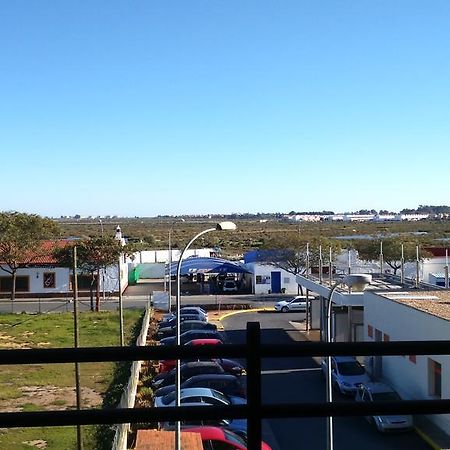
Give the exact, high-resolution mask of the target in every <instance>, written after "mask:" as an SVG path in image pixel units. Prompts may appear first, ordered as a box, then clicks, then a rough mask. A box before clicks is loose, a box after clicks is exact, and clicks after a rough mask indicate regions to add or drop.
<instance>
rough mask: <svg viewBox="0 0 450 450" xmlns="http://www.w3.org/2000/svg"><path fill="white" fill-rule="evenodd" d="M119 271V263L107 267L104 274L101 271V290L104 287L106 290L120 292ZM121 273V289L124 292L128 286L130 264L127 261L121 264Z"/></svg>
mask: <svg viewBox="0 0 450 450" xmlns="http://www.w3.org/2000/svg"><path fill="white" fill-rule="evenodd" d="M121 261H122V260H121ZM118 272H119V267H118V265H116V266H109V267H107V268H106V269H105V271H104V272H103V273H104V276H102V272H100V290H103V287H104V289H105V292H119V276H118ZM120 275H121V279H120V281H121V289H122V292H123V291H124V290H125V289H126V287H127V286H128V264H126V263H121V264H120ZM103 283H104V284H103Z"/></svg>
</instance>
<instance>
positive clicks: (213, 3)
mask: <svg viewBox="0 0 450 450" xmlns="http://www.w3.org/2000/svg"><path fill="white" fill-rule="evenodd" d="M0 42H1V46H0V52H1V53H0V55H1V57H0V161H1V163H2V164H1V166H2V171H1V172H2V195H1V200H0V210H18V211H26V212H33V213H38V214H42V215H50V216H59V215H73V214H77V213H79V214H83V215H106V214H117V215H123V216H134V215H137V216H154V215H158V214H173V215H175V214H189V213H193V214H201V213H231V212H288V211H291V210H296V211H302V210H306V211H308V210H323V209H327V210H334V211H336V212H342V211H352V210H357V209H361V208H369V209H371V208H375V209H389V210H393V211H397V210H399V209H401V208H404V207H408V208H414V207H417V206H418V205H419V204H434V205H441V204H450V197H449V192H450V177H449V175H448V171H449V168H450V1H448V0H427V1H424V0H417V1H415V0H370V1H369V0H351V1H350V0H321V1H317V0H309V1H302V0H283V1H276V0H189V1H188V0H173V1H170V0H159V1H157V0H153V1H147V0H140V1H133V0H127V1H123V0H120V1H116V0H104V1H99V0H89V1H74V0H64V1H58V0H52V1H46V0H4V1H2V2H1V4H0Z"/></svg>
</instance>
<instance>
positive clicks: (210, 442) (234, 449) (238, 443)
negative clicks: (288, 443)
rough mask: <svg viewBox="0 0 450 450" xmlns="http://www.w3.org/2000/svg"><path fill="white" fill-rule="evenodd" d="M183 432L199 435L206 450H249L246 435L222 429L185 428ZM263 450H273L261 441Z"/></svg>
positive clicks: (204, 427) (205, 427) (206, 427)
mask: <svg viewBox="0 0 450 450" xmlns="http://www.w3.org/2000/svg"><path fill="white" fill-rule="evenodd" d="M182 430H183V431H189V432H191V433H199V434H200V435H201V437H202V443H203V449H204V450H224V449H227V450H247V438H246V437H245V435H242V434H237V433H235V432H234V431H231V430H228V429H226V428H221V427H208V426H202V427H183V428H182ZM261 450H272V449H271V447H270V446H269V445H267V444H266V443H265V442H264V441H261Z"/></svg>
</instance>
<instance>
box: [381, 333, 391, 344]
mask: <svg viewBox="0 0 450 450" xmlns="http://www.w3.org/2000/svg"><path fill="white" fill-rule="evenodd" d="M390 340H391V338H390V337H389V335H388V334H386V333H384V335H383V341H384V342H389V341H390Z"/></svg>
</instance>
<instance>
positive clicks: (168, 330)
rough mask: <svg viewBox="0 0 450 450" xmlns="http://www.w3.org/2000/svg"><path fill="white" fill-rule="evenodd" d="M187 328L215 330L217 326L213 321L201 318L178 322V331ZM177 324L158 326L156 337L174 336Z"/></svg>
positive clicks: (183, 330)
mask: <svg viewBox="0 0 450 450" xmlns="http://www.w3.org/2000/svg"><path fill="white" fill-rule="evenodd" d="M188 330H214V331H216V330H217V326H216V325H215V324H213V323H209V322H203V321H201V320H185V321H184V322H181V323H180V332H181V333H184V332H185V331H188ZM176 333H177V326H176V325H175V326H173V327H164V328H160V329H159V330H158V331H157V332H156V339H163V338H165V337H169V336H175V335H176Z"/></svg>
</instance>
